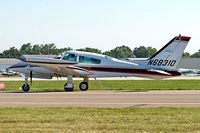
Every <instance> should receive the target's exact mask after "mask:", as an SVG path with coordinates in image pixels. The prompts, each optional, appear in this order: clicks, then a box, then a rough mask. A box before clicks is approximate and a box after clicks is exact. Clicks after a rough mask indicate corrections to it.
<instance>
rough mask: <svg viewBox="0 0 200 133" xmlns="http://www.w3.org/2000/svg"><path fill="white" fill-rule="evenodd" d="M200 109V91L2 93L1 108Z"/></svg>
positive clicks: (0, 97)
mask: <svg viewBox="0 0 200 133" xmlns="http://www.w3.org/2000/svg"><path fill="white" fill-rule="evenodd" d="M27 106H28V107H63V106H64V107H92V108H93V107H98V108H124V107H200V91H147V92H145V91H144V92H137V91H87V92H33V93H31V92H29V93H23V92H0V107H27Z"/></svg>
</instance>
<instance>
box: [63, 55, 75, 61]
mask: <svg viewBox="0 0 200 133" xmlns="http://www.w3.org/2000/svg"><path fill="white" fill-rule="evenodd" d="M76 58H77V56H76V55H75V54H65V55H64V56H63V58H62V59H63V60H67V61H73V62H76Z"/></svg>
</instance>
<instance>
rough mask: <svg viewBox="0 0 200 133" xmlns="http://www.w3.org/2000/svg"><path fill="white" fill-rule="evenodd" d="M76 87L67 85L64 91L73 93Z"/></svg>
mask: <svg viewBox="0 0 200 133" xmlns="http://www.w3.org/2000/svg"><path fill="white" fill-rule="evenodd" d="M73 89H74V86H73V84H72V85H68V84H67V83H66V84H65V85H64V90H65V91H73Z"/></svg>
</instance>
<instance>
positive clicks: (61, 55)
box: [54, 52, 65, 59]
mask: <svg viewBox="0 0 200 133" xmlns="http://www.w3.org/2000/svg"><path fill="white" fill-rule="evenodd" d="M64 53H65V52H63V53H61V54H59V55H57V56H56V57H55V58H54V59H61V58H62V57H63V55H64Z"/></svg>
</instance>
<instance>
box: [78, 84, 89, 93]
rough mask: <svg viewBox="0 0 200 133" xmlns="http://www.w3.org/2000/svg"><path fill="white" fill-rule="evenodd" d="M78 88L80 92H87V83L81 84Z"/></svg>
mask: <svg viewBox="0 0 200 133" xmlns="http://www.w3.org/2000/svg"><path fill="white" fill-rule="evenodd" d="M79 88H80V90H81V91H87V90H88V83H87V82H81V83H80V85H79Z"/></svg>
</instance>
